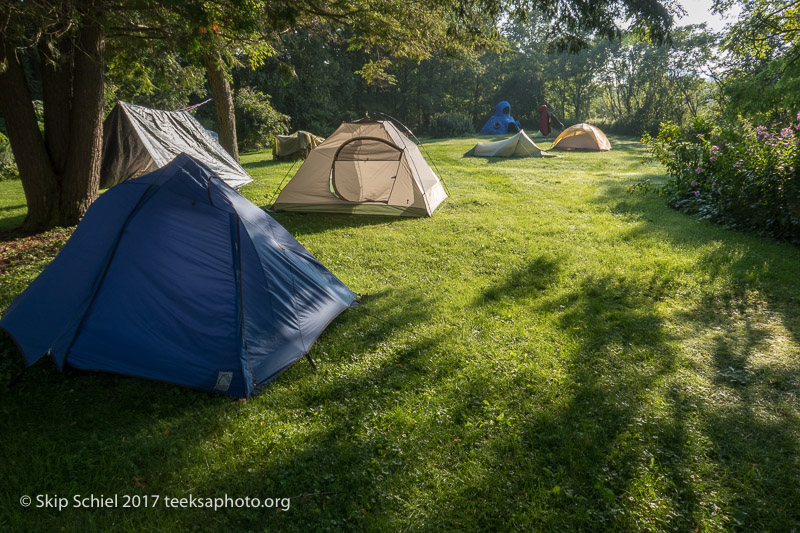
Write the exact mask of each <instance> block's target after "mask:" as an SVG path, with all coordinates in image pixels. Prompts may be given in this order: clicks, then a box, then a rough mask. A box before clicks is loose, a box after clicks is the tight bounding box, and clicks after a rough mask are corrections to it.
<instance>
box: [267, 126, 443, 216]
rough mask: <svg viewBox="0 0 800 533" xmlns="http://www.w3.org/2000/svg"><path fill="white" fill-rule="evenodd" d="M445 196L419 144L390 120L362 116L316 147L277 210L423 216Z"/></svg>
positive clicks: (282, 193) (276, 205)
mask: <svg viewBox="0 0 800 533" xmlns="http://www.w3.org/2000/svg"><path fill="white" fill-rule="evenodd" d="M445 198H447V193H446V192H445V190H444V188H443V187H442V183H441V182H440V181H439V178H438V177H436V174H434V173H433V170H431V167H430V166H428V163H427V162H426V161H425V158H423V157H422V154H421V153H420V151H419V148H417V145H416V144H414V143H413V142H412V141H411V140H409V139H408V138H406V136H405V135H403V134H402V133H400V131H399V130H398V129H397V128H396V127H395V126H394V124H392V123H391V122H388V121H378V120H369V119H362V120H359V121H356V122H344V123H342V125H341V126H339V128H338V129H337V130H336V131H335V132H333V134H332V135H331V136H330V137H328V138H327V139H325V142H323V143H322V144H320V145H319V146H317V147H316V148H314V149H313V150H312V151H311V153H310V154H308V157H307V158H306V160H305V162H304V163H303V166H301V167H300V169H299V170H298V171H297V174H295V175H294V177H293V178H292V179H291V180H290V181H289V183H287V184H286V187H284V188H283V190H282V191H281V193H280V194H279V195H278V198H277V200H275V203H274V204H273V206H272V209H274V210H276V211H320V212H326V213H352V214H363V215H395V216H411V217H424V216H431V215H432V214H433V212H434V211H435V210H436V208H437V207H438V206H439V204H441V203H442V201H444V199H445Z"/></svg>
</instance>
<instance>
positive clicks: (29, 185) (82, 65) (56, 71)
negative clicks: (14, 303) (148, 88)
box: [0, 13, 105, 231]
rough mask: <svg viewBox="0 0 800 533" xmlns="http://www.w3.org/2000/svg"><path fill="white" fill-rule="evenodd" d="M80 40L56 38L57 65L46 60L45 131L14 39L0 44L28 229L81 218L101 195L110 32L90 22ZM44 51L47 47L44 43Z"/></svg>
mask: <svg viewBox="0 0 800 533" xmlns="http://www.w3.org/2000/svg"><path fill="white" fill-rule="evenodd" d="M91 16H92V14H90V13H86V18H87V20H88V22H87V24H86V25H85V26H83V27H82V28H81V29H80V34H79V35H78V37H77V43H76V44H75V46H73V45H72V44H71V43H68V42H62V43H57V48H58V49H59V50H60V52H61V53H60V54H59V55H58V57H53V58H51V59H52V60H54V61H55V64H52V63H49V64H48V63H44V64H43V66H42V98H43V104H44V114H45V117H44V122H45V136H44V138H42V135H41V132H40V131H39V126H38V124H37V121H36V113H35V111H34V108H33V103H32V101H31V95H30V91H29V89H28V85H27V81H26V79H25V72H24V70H23V67H22V65H21V64H20V62H19V59H18V57H17V56H16V54H15V52H14V45H13V43H11V42H8V41H6V40H5V39H3V41H2V43H1V44H0V46H1V47H2V50H0V53H2V56H0V60H5V61H6V65H7V68H6V70H5V72H3V73H0V113H2V114H3V117H4V118H5V121H6V127H7V129H8V138H9V142H10V143H11V149H12V150H13V152H14V158H15V159H16V162H17V168H18V169H19V174H20V179H21V181H22V188H23V190H24V191H25V200H26V202H27V204H28V216H27V217H26V219H25V222H24V224H23V230H24V231H41V230H45V229H48V228H51V227H53V226H72V225H75V224H77V223H78V222H79V221H80V219H81V217H82V216H83V215H84V213H85V212H86V210H87V209H88V208H89V205H91V203H92V202H93V201H94V200H95V198H97V190H98V187H99V184H100V158H101V154H102V145H103V130H102V128H103V68H104V59H105V58H104V54H105V36H104V34H103V30H102V27H101V26H100V25H99V24H98V23H96V22H93V21H91ZM40 53H44V49H40Z"/></svg>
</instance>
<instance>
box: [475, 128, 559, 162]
mask: <svg viewBox="0 0 800 533" xmlns="http://www.w3.org/2000/svg"><path fill="white" fill-rule="evenodd" d="M464 155H472V156H477V157H542V156H543V155H544V154H543V153H542V149H541V148H539V146H537V145H536V143H535V142H533V141H532V140H531V138H530V137H528V135H527V134H526V133H525V132H524V131H520V132H519V133H517V134H516V135H513V136H511V137H509V138H508V139H503V140H502V141H494V142H479V143H478V144H476V145H475V146H474V147H473V148H472V149H471V150H470V151H469V152H467V153H466V154H464Z"/></svg>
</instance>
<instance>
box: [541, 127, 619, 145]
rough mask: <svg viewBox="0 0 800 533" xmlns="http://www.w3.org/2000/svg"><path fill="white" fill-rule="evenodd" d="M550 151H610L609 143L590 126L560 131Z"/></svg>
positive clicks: (596, 129) (596, 128)
mask: <svg viewBox="0 0 800 533" xmlns="http://www.w3.org/2000/svg"><path fill="white" fill-rule="evenodd" d="M550 149H551V150H586V151H591V152H604V151H606V150H611V143H610V142H608V137H606V135H605V133H603V132H602V131H600V128H598V127H596V126H592V125H591V124H575V125H574V126H570V127H569V128H567V129H565V130H564V131H562V132H561V135H559V136H558V137H556V140H555V141H553V146H552V147H550Z"/></svg>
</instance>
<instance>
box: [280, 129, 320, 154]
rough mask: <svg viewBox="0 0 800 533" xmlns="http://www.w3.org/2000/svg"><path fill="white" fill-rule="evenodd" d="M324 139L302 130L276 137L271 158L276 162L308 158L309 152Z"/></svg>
mask: <svg viewBox="0 0 800 533" xmlns="http://www.w3.org/2000/svg"><path fill="white" fill-rule="evenodd" d="M324 140H325V139H324V138H323V137H319V136H317V135H314V134H313V133H309V132H307V131H303V130H297V131H296V132H294V133H292V134H291V135H276V136H275V142H274V143H273V144H272V157H273V159H277V160H278V161H284V160H286V159H299V158H301V157H308V154H309V152H311V150H313V149H314V148H316V147H317V145H319V144H321V143H322V141H324Z"/></svg>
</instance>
